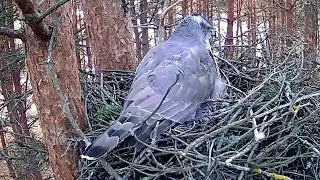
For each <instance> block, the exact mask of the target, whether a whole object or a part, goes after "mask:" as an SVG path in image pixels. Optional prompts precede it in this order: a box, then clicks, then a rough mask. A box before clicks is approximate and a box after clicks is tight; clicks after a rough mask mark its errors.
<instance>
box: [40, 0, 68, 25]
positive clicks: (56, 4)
mask: <svg viewBox="0 0 320 180" xmlns="http://www.w3.org/2000/svg"><path fill="white" fill-rule="evenodd" d="M69 1H70V0H60V1H59V2H57V3H55V4H54V5H53V6H51V7H50V8H49V9H47V10H46V11H45V12H43V13H42V14H41V15H40V16H39V17H38V19H37V20H38V21H39V22H40V21H42V20H43V19H44V18H45V17H47V16H48V15H49V14H51V13H52V12H54V11H55V10H57V9H58V8H59V7H60V6H62V5H64V4H65V3H67V2H69Z"/></svg>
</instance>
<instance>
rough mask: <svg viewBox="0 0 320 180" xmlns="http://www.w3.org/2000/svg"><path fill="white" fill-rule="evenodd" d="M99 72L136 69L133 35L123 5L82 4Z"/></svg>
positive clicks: (115, 2)
mask: <svg viewBox="0 0 320 180" xmlns="http://www.w3.org/2000/svg"><path fill="white" fill-rule="evenodd" d="M83 4H85V6H84V7H83V8H84V9H83V11H84V14H85V15H84V20H85V23H86V24H87V25H88V27H87V28H89V29H90V30H89V38H90V41H91V45H92V53H93V58H94V59H95V63H94V64H95V65H96V67H95V68H96V70H103V69H135V67H136V65H137V59H136V56H135V54H134V45H133V36H132V35H133V32H132V25H131V22H130V19H129V18H128V17H127V16H126V14H125V12H124V10H123V8H122V4H121V1H119V0H107V1H102V0H100V1H92V0H83Z"/></svg>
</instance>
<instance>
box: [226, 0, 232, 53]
mask: <svg viewBox="0 0 320 180" xmlns="http://www.w3.org/2000/svg"><path fill="white" fill-rule="evenodd" d="M233 22H234V0H228V25H227V37H226V42H225V45H226V49H225V50H226V53H225V55H226V56H227V57H229V58H230V57H232V54H233V47H232V45H233Z"/></svg>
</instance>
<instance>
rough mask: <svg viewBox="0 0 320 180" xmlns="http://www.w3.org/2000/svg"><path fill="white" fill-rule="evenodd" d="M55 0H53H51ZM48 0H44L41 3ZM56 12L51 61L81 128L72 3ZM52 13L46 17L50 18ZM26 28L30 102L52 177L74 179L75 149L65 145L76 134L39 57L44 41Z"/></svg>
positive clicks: (45, 51) (43, 51)
mask: <svg viewBox="0 0 320 180" xmlns="http://www.w3.org/2000/svg"><path fill="white" fill-rule="evenodd" d="M53 2H55V1H53ZM50 3H52V1H46V4H45V5H44V7H49V6H48V5H49V4H50ZM58 14H60V15H61V17H62V22H61V24H60V26H59V29H58V31H59V33H58V36H57V37H56V46H55V50H54V51H53V63H54V66H55V71H56V73H57V75H58V78H59V82H60V86H61V89H62V91H63V93H64V95H65V97H66V99H67V100H68V101H69V103H70V104H69V107H70V109H71V111H72V113H73V116H74V117H75V118H76V119H77V120H78V124H79V126H80V127H81V128H82V129H83V128H84V126H85V124H84V122H85V121H84V105H83V101H82V99H81V91H80V83H79V76H78V70H77V68H78V65H77V58H76V53H75V42H74V38H73V31H72V24H73V22H72V21H73V18H72V4H70V3H68V4H65V5H64V7H63V8H60V10H57V11H56V12H55V13H54V14H53V15H58ZM53 15H51V17H48V18H49V19H51V20H54V19H53V17H52V16H53ZM32 30H33V29H32V28H31V29H30V28H29V29H28V30H27V39H28V40H29V41H28V47H29V49H28V50H29V51H28V58H29V59H28V60H27V68H28V71H29V73H30V81H31V85H32V89H33V102H34V103H35V105H36V107H37V111H38V115H39V118H40V125H41V128H42V131H43V137H44V143H45V146H46V149H47V151H48V156H49V161H50V165H51V168H52V170H53V174H54V176H55V179H56V180H60V179H66V180H70V179H76V174H75V171H76V167H77V162H78V161H77V159H78V152H77V150H76V149H73V147H72V146H71V147H69V148H68V145H69V143H70V141H69V140H70V139H71V138H76V137H77V136H76V134H75V130H74V129H73V128H72V126H71V124H70V121H69V120H68V119H67V118H66V115H65V114H64V112H63V110H62V107H61V102H60V98H59V96H58V94H57V90H56V89H55V88H54V86H53V83H52V79H51V77H50V76H49V72H48V65H47V64H45V63H43V61H44V60H45V59H46V58H47V57H48V42H46V41H40V40H38V39H37V38H36V36H37V35H36V34H35V33H34V32H33V31H32Z"/></svg>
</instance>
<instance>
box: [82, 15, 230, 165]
mask: <svg viewBox="0 0 320 180" xmlns="http://www.w3.org/2000/svg"><path fill="white" fill-rule="evenodd" d="M213 32H214V28H213V25H212V23H211V22H210V21H208V20H207V19H205V18H204V17H203V16H201V15H199V14H192V15H188V16H186V17H185V18H184V19H183V20H181V22H180V24H179V25H178V26H177V27H176V29H175V31H174V32H173V33H172V35H171V36H170V37H169V39H168V40H167V41H164V42H163V43H161V44H159V45H158V46H155V47H154V48H152V49H150V50H149V52H148V53H147V54H146V56H145V57H144V58H143V59H142V61H141V62H140V64H139V66H138V67H137V69H136V73H135V77H134V80H133V83H132V86H131V89H130V91H129V94H128V96H127V99H126V101H125V103H124V105H123V110H122V112H121V115H120V117H119V118H118V119H117V120H116V121H114V122H113V123H111V125H110V127H109V128H108V129H107V130H106V131H105V132H104V133H103V134H102V135H100V136H99V137H98V138H97V139H96V140H94V141H93V143H92V144H91V145H89V146H88V147H87V148H86V149H85V151H84V152H83V154H82V158H86V159H89V160H92V159H96V158H99V157H101V156H102V155H104V154H106V153H108V152H110V151H111V150H112V149H114V148H115V147H116V146H117V145H118V144H119V143H121V142H123V141H124V140H125V139H126V138H128V137H129V136H130V138H131V139H130V144H132V145H135V148H136V150H140V149H141V147H143V146H142V144H141V142H139V141H138V140H137V139H136V138H138V139H139V140H140V141H142V142H148V141H150V140H151V139H153V137H158V136H159V135H160V134H161V133H163V132H165V131H166V130H168V129H169V128H170V127H172V126H173V125H175V124H176V123H180V124H183V123H185V122H187V121H190V120H193V119H195V118H196V117H195V114H197V111H199V110H201V108H203V107H202V106H201V105H202V104H203V103H205V102H206V101H207V100H208V99H209V98H210V99H214V98H217V97H218V96H219V95H220V94H221V92H222V91H223V90H224V89H225V85H224V82H223V80H222V79H221V78H220V77H219V76H218V73H217V68H216V63H215V61H214V59H213V56H212V54H211V50H210V44H209V39H210V38H211V37H212V33H213Z"/></svg>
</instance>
